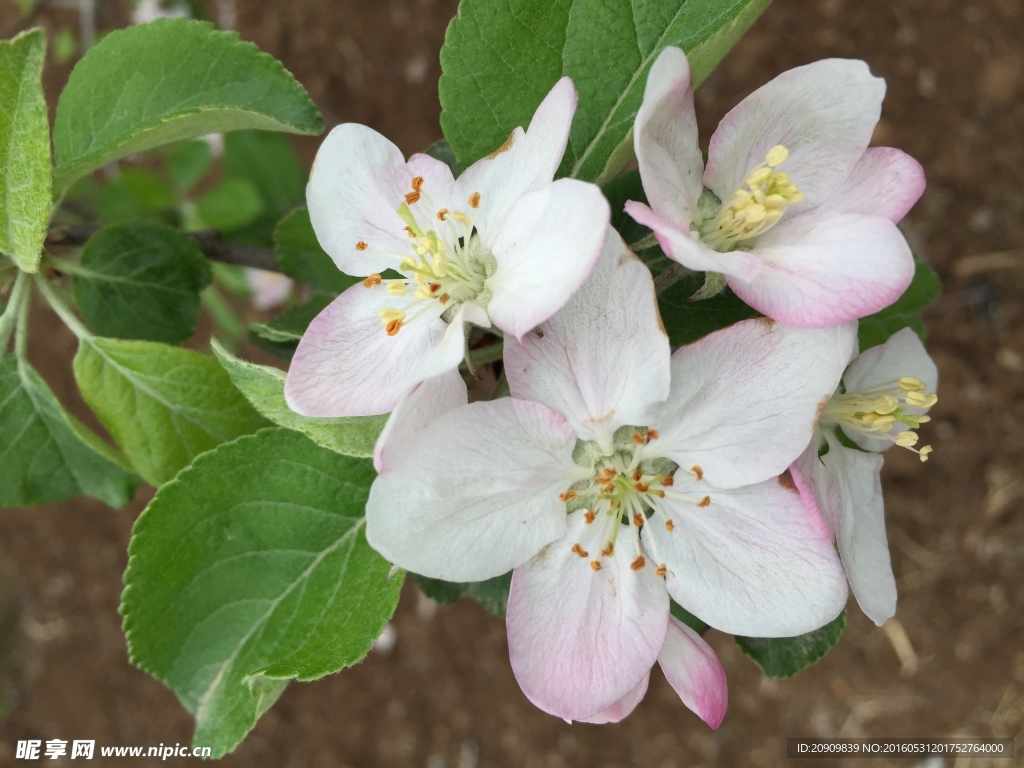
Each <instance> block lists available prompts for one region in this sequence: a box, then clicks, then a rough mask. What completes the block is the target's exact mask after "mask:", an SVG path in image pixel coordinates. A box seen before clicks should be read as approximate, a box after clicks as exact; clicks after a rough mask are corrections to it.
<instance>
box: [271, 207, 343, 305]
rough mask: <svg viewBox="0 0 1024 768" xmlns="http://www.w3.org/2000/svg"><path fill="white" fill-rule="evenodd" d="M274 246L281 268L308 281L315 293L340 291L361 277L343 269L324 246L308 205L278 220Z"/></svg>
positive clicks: (292, 276) (303, 281)
mask: <svg viewBox="0 0 1024 768" xmlns="http://www.w3.org/2000/svg"><path fill="white" fill-rule="evenodd" d="M274 250H276V251H277V258H278V261H279V262H280V264H281V271H282V272H284V273H285V274H286V275H288V276H289V277H291V278H294V279H295V280H298V281H299V282H300V283H303V284H305V285H308V286H309V287H310V288H311V289H312V290H313V291H314V292H315V293H325V294H331V295H337V294H339V293H342V292H343V291H344V290H345V289H346V288H349V287H350V286H352V285H355V284H356V283H358V282H359V281H360V280H361V278H359V277H351V276H349V275H346V274H345V273H344V272H342V271H341V270H339V269H338V267H337V265H335V263H334V262H333V261H332V260H331V257H330V256H328V255H327V253H326V252H325V251H324V249H323V248H321V247H320V243H319V241H318V240H317V239H316V233H315V232H314V231H313V225H312V224H311V223H310V221H309V209H307V208H306V206H302V207H301V208H296V209H295V210H294V211H292V212H291V213H289V214H288V215H287V216H285V217H284V218H283V219H281V221H279V222H278V224H277V227H276V229H274Z"/></svg>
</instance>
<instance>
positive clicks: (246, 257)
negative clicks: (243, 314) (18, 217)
mask: <svg viewBox="0 0 1024 768" xmlns="http://www.w3.org/2000/svg"><path fill="white" fill-rule="evenodd" d="M100 229H102V227H99V226H97V225H95V224H69V225H66V226H61V227H54V228H53V229H51V230H50V231H49V233H48V234H47V236H46V242H47V245H67V246H81V245H85V243H86V242H87V241H88V240H89V238H90V237H92V236H93V235H94V234H96V233H97V232H98V231H99V230H100ZM188 235H189V237H191V238H192V239H193V240H195V241H196V243H198V245H199V249H200V250H201V251H202V252H203V255H205V256H206V258H208V259H209V260H210V261H219V262H221V263H222V264H234V265H235V266H239V267H254V268H256V269H265V270H268V271H270V272H280V271H281V266H280V264H278V262H277V254H276V253H274V251H273V250H271V249H270V248H261V247H259V246H257V245H246V244H244V243H235V242H232V241H231V240H225V239H224V238H223V237H222V236H221V234H220V232H218V231H217V230H215V229H204V230H202V231H201V232H189V233H188Z"/></svg>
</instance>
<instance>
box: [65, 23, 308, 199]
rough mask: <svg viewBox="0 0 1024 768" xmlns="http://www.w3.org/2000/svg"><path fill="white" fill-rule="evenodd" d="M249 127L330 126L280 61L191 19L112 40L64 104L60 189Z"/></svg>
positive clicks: (77, 72)
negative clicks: (122, 161) (186, 143)
mask: <svg viewBox="0 0 1024 768" xmlns="http://www.w3.org/2000/svg"><path fill="white" fill-rule="evenodd" d="M243 128H258V129H261V130H268V131H285V132H290V133H302V134H317V133H320V132H321V131H322V130H323V120H322V119H321V117H320V113H319V112H318V111H317V109H316V107H315V106H314V105H313V102H312V101H311V100H310V98H309V96H308V95H307V94H306V91H305V90H304V89H303V88H302V86H301V85H299V83H298V82H297V81H296V80H295V78H294V77H292V75H291V73H290V72H288V71H287V70H286V69H285V68H284V67H283V66H281V63H280V62H279V61H277V60H276V59H274V58H273V57H272V56H269V55H268V54H265V53H262V52H261V51H260V50H259V49H258V48H257V47H256V46H255V45H253V44H252V43H245V42H242V41H240V40H239V39H238V35H237V34H236V33H234V32H222V31H218V30H215V29H214V28H213V25H212V24H210V23H208V22H199V21H192V20H190V19H166V20H160V21H156V22H153V23H152V24H142V25H139V26H135V27H130V28H128V29H122V30H119V31H116V32H112V33H110V34H109V35H107V36H106V37H105V38H104V39H103V40H102V41H101V42H99V43H98V44H97V45H95V46H94V47H93V48H91V49H90V50H89V52H88V53H86V54H85V56H84V57H82V59H81V61H79V62H78V64H77V65H76V66H75V69H74V71H72V73H71V78H70V79H69V80H68V84H67V87H66V88H65V89H64V92H63V93H62V94H61V96H60V101H59V102H58V104H57V119H56V122H55V123H54V127H53V144H54V153H55V155H56V165H57V168H56V171H55V185H56V187H57V188H58V189H62V188H64V187H66V186H67V185H68V184H69V183H71V182H72V181H74V180H75V179H77V178H78V177H80V176H84V175H85V174H87V173H90V172H91V171H93V170H95V169H97V168H100V167H101V166H104V165H106V164H107V163H110V162H112V161H114V160H117V159H118V158H120V157H124V156H125V155H130V154H133V153H135V152H141V151H143V150H146V149H151V148H153V147H157V146H160V145H161V144H169V143H171V142H175V141H181V140H182V139H189V138H194V137H197V136H203V135H205V134H208V133H218V132H221V131H234V130H239V129H243Z"/></svg>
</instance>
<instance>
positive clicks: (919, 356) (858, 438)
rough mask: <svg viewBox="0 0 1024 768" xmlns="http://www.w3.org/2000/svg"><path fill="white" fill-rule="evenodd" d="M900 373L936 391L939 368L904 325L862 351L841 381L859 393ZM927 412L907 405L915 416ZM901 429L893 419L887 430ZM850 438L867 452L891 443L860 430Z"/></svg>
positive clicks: (884, 447) (924, 409)
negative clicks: (886, 337) (882, 342)
mask: <svg viewBox="0 0 1024 768" xmlns="http://www.w3.org/2000/svg"><path fill="white" fill-rule="evenodd" d="M902 376H914V377H916V378H918V379H921V381H923V382H924V384H925V386H926V387H927V391H928V392H930V393H931V392H935V390H936V389H937V388H938V386H939V371H938V369H937V368H936V367H935V363H934V362H933V361H932V359H931V358H930V357H929V356H928V353H927V352H926V351H925V348H924V344H922V343H921V339H920V338H919V337H918V335H917V334H916V333H914V331H913V329H911V328H903V329H902V330H900V331H898V332H896V333H894V334H893V335H892V336H890V337H889V338H888V339H887V340H886V342H885V343H884V344H879V345H878V346H877V347H871V349H867V350H864V352H862V353H861V354H860V355H859V356H858V357H857V358H856V359H855V360H854V361H853V362H852V363H850V367H849V368H847V369H846V373H845V374H843V384H844V385H845V386H846V391H847V392H859V391H861V390H866V389H871V388H873V387H876V386H878V385H880V384H884V383H886V382H891V381H896V380H897V379H899V378H900V377H902ZM927 411H928V409H927V408H918V407H915V406H907V413H910V414H912V415H915V416H920V415H922V414H924V413H927ZM903 429H904V427H903V425H902V424H901V423H900V422H896V424H894V425H893V429H892V430H890V431H894V432H901V431H903ZM844 431H845V430H844ZM849 437H850V439H851V440H853V441H854V442H855V443H857V445H859V446H860V447H861V448H864V449H865V450H868V451H884V450H886V449H888V448H890V447H891V446H892V445H893V443H892V442H891V441H889V440H872V439H871V438H869V437H865V436H864V435H861V434H859V433H854V434H852V435H849Z"/></svg>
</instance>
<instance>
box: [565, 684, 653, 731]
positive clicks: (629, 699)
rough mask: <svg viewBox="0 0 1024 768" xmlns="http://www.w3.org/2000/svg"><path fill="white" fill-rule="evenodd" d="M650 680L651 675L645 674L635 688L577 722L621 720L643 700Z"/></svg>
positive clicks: (597, 723)
mask: <svg viewBox="0 0 1024 768" xmlns="http://www.w3.org/2000/svg"><path fill="white" fill-rule="evenodd" d="M650 682H651V676H650V675H649V674H648V675H645V676H644V679H643V680H641V681H640V684H639V685H638V686H637V687H636V688H634V689H633V690H632V691H630V692H629V693H627V694H626V695H625V696H623V697H622V698H621V699H619V700H618V701H616V702H615V703H614V704H612V705H611V706H610V707H608V708H607V709H605V710H602V711H601V712H598V713H597V714H596V715H594V716H593V717H582V718H580V719H579V722H581V723H591V724H592V725H604V724H605V723H619V722H622V721H623V720H625V719H626V718H627V717H629V715H630V714H632V712H633V710H634V709H636V707H637V704H639V703H640V702H641V701H643V699H644V695H645V694H646V693H647V685H648V684H649V683H650Z"/></svg>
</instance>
